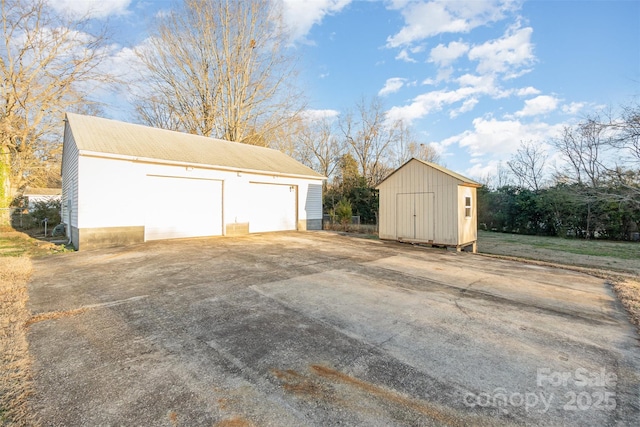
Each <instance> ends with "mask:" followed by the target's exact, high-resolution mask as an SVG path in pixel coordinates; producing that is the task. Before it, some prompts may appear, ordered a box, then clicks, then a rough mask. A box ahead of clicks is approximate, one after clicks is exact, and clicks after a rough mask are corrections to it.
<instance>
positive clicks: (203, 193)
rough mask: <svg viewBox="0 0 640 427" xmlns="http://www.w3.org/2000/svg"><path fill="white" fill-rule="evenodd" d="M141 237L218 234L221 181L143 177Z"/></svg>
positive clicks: (168, 237)
mask: <svg viewBox="0 0 640 427" xmlns="http://www.w3.org/2000/svg"><path fill="white" fill-rule="evenodd" d="M146 190H147V191H146V194H145V198H146V203H145V209H146V212H145V227H144V239H145V240H159V239H174V238H179V237H200V236H220V235H222V181H214V180H209V179H191V178H175V177H166V176H151V175H150V176H147V182H146Z"/></svg>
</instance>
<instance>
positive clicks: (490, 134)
mask: <svg viewBox="0 0 640 427" xmlns="http://www.w3.org/2000/svg"><path fill="white" fill-rule="evenodd" d="M562 126H563V124H555V125H552V124H548V123H543V122H533V123H523V122H522V121H520V120H497V119H495V118H483V117H478V118H476V119H474V120H473V130H467V131H465V132H462V133H460V134H458V135H454V136H452V137H449V138H446V139H445V140H443V141H440V142H439V144H440V145H442V146H445V147H446V146H449V145H452V144H458V145H459V146H460V147H463V148H466V149H467V150H468V152H469V154H470V155H471V156H472V157H476V158H477V157H485V156H486V157H488V158H489V159H497V160H508V159H509V157H510V156H511V155H512V154H513V153H515V152H516V150H517V149H518V147H519V145H520V141H546V140H549V139H550V138H553V137H556V136H557V135H558V134H559V133H560V132H561V131H562Z"/></svg>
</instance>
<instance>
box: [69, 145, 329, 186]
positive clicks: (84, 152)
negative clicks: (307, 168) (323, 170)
mask: <svg viewBox="0 0 640 427" xmlns="http://www.w3.org/2000/svg"><path fill="white" fill-rule="evenodd" d="M78 155H80V156H86V157H98V158H104V159H116V160H127V161H132V162H140V163H153V164H159V165H169V166H184V167H194V168H200V169H212V170H221V171H227V172H241V173H242V172H244V173H252V174H256V175H268V176H281V177H286V178H302V179H312V180H315V181H324V180H325V179H327V177H325V176H311V175H297V174H291V173H282V172H270V171H261V170H254V169H241V168H234V167H231V166H216V165H209V164H203V163H190V162H180V161H177V160H164V159H154V158H151V157H136V156H128V155H126V154H113V153H102V152H99V151H90V150H78Z"/></svg>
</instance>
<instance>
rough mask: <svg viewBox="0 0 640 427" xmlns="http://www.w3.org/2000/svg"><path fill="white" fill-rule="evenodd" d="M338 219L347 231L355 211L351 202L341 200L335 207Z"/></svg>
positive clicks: (344, 199)
mask: <svg viewBox="0 0 640 427" xmlns="http://www.w3.org/2000/svg"><path fill="white" fill-rule="evenodd" d="M335 213H336V219H337V220H338V221H339V222H340V224H342V225H343V226H344V227H345V230H346V228H347V226H348V225H349V223H350V222H351V216H352V215H353V209H352V208H351V202H349V200H347V199H346V198H344V197H343V198H342V199H340V201H339V202H338V204H337V205H336V207H335Z"/></svg>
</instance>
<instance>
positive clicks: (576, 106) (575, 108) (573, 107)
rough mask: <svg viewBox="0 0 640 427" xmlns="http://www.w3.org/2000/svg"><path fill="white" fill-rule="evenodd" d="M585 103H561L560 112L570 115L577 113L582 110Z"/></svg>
mask: <svg viewBox="0 0 640 427" xmlns="http://www.w3.org/2000/svg"><path fill="white" fill-rule="evenodd" d="M585 105H586V104H585V103H584V102H572V103H571V104H568V105H563V106H562V112H563V113H565V114H571V115H574V114H578V112H579V111H580V110H582V109H583V108H584V107H585Z"/></svg>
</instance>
